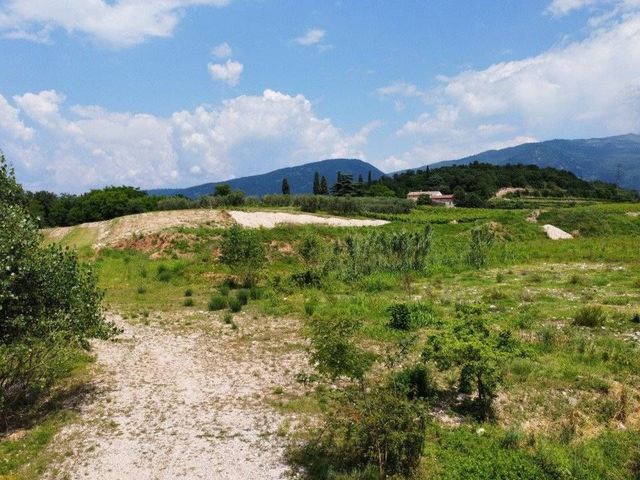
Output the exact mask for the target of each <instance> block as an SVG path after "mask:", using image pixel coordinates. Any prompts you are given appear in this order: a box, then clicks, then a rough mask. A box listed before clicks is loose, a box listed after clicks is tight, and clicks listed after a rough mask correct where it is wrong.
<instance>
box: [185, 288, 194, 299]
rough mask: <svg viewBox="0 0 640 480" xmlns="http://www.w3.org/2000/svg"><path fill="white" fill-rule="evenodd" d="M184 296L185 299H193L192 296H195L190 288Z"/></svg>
mask: <svg viewBox="0 0 640 480" xmlns="http://www.w3.org/2000/svg"><path fill="white" fill-rule="evenodd" d="M184 296H185V297H192V296H193V290H191V289H190V288H187V289H186V290H185V291H184Z"/></svg>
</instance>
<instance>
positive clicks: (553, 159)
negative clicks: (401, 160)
mask: <svg viewBox="0 0 640 480" xmlns="http://www.w3.org/2000/svg"><path fill="white" fill-rule="evenodd" d="M472 162H480V163H491V164H494V165H507V164H514V165H515V164H533V165H537V166H539V167H554V168H558V169H562V170H569V171H570V172H573V173H575V174H576V175H577V176H579V177H580V178H583V179H585V180H601V181H604V182H610V183H617V184H618V185H620V186H621V187H623V188H631V189H634V190H640V135H635V134H629V135H620V136H616V137H606V138H591V139H586V140H549V141H546V142H539V143H525V144H523V145H518V146H516V147H510V148H504V149H502V150H489V151H487V152H483V153H479V154H477V155H472V156H470V157H465V158H461V159H459V160H452V161H447V162H439V163H435V164H432V165H430V168H431V169H434V168H438V167H443V166H450V165H466V164H469V163H472ZM421 168H422V169H424V168H426V167H421Z"/></svg>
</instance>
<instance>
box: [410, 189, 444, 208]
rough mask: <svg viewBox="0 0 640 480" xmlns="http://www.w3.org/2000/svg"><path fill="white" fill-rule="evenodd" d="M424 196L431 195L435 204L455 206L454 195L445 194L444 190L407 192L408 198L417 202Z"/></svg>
mask: <svg viewBox="0 0 640 480" xmlns="http://www.w3.org/2000/svg"><path fill="white" fill-rule="evenodd" d="M422 196H427V197H429V198H430V199H431V203H432V204H434V205H444V206H445V207H453V206H454V204H453V201H454V199H455V198H454V196H453V195H443V194H442V192H438V191H421V192H409V193H408V194H407V199H409V200H413V201H414V202H417V201H418V199H419V198H420V197H422Z"/></svg>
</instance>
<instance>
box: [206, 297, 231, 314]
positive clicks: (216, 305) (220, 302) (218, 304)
mask: <svg viewBox="0 0 640 480" xmlns="http://www.w3.org/2000/svg"><path fill="white" fill-rule="evenodd" d="M226 306H227V299H226V298H225V297H223V296H221V295H214V296H213V297H211V300H209V310H211V311H212V312H213V311H216V310H222V309H223V308H226Z"/></svg>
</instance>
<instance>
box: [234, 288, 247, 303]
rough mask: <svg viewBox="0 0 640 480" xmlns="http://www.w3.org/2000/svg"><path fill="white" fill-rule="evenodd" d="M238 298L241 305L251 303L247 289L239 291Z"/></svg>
mask: <svg viewBox="0 0 640 480" xmlns="http://www.w3.org/2000/svg"><path fill="white" fill-rule="evenodd" d="M236 298H237V299H238V301H239V302H240V304H241V305H246V304H247V303H249V290H247V289H246V288H243V289H242V290H238V292H237V293H236Z"/></svg>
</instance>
